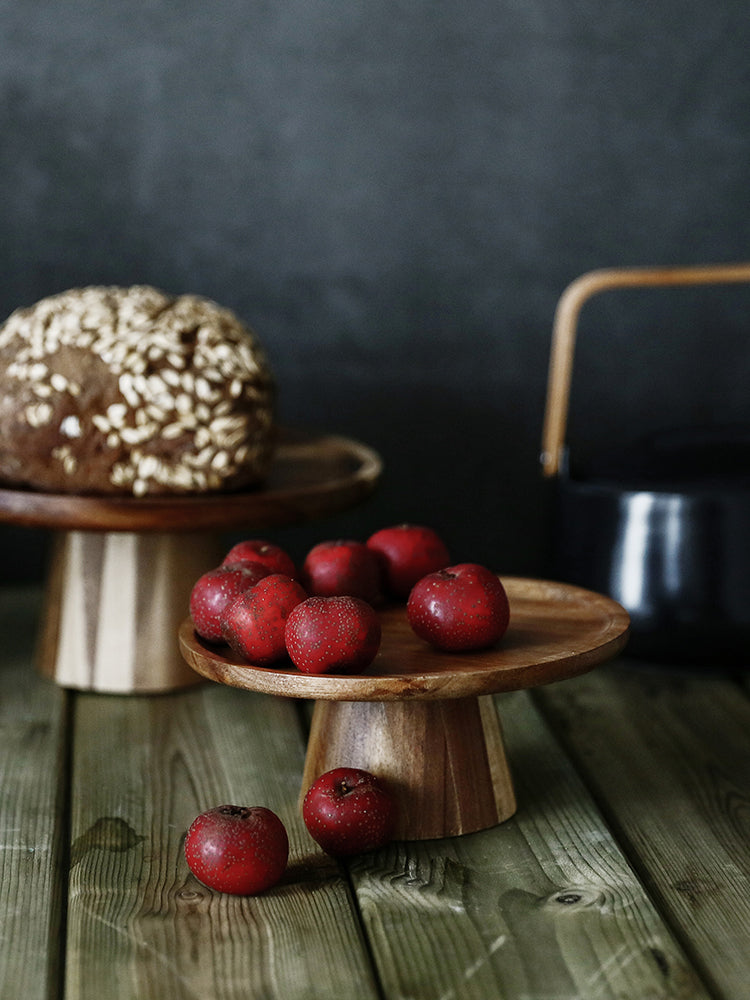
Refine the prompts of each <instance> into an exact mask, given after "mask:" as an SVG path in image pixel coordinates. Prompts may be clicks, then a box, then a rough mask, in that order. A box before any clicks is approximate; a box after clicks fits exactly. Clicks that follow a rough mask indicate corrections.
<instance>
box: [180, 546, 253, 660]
mask: <svg viewBox="0 0 750 1000" xmlns="http://www.w3.org/2000/svg"><path fill="white" fill-rule="evenodd" d="M268 572H269V571H268V569H267V568H266V567H265V566H262V565H261V564H260V563H250V562H246V563H243V564H242V565H236V564H235V565H232V564H222V565H221V566H217V567H216V568H215V569H211V570H209V571H208V572H207V573H204V574H203V576H201V577H199V578H198V580H196V582H195V584H194V585H193V589H192V591H191V593H190V617H191V618H192V619H193V626H194V628H195V631H196V632H197V633H198V635H199V636H201V638H203V639H207V640H208V641H209V642H221V640H222V634H221V616H222V614H223V613H224V611H225V610H226V608H227V607H228V606H229V605H230V604H231V603H232V602H233V601H234V600H236V599H237V597H238V596H239V595H240V594H243V593H244V592H245V591H246V590H249V589H250V588H251V587H254V586H255V584H256V583H258V581H259V580H262V579H263V578H264V577H265V576H268Z"/></svg>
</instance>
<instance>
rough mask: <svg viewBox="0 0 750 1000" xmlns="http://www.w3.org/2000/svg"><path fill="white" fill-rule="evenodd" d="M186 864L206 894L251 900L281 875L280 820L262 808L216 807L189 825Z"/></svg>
mask: <svg viewBox="0 0 750 1000" xmlns="http://www.w3.org/2000/svg"><path fill="white" fill-rule="evenodd" d="M185 858H186V860H187V863H188V867H189V868H190V871H191V872H192V873H193V875H195V877H196V878H197V879H198V880H199V881H200V882H202V883H203V884H204V885H206V886H208V887H209V889H216V890H218V891H219V892H228V893H231V894H232V895H235V896H254V895H256V894H257V893H259V892H263V891H264V890H266V889H270V888H271V886H272V885H275V884H276V883H277V882H278V881H279V879H280V878H281V876H282V875H283V874H284V871H285V870H286V866H287V861H288V859H289V838H288V836H287V832H286V829H285V827H284V824H283V823H282V822H281V820H280V819H279V817H278V816H277V815H276V813H274V812H272V811H271V810H270V809H266V808H265V806H231V805H227V806H216V807H215V808H213V809H209V810H207V812H204V813H201V814H200V816H197V817H196V818H195V819H194V820H193V822H192V824H191V826H190V829H189V830H188V832H187V837H186V838H185Z"/></svg>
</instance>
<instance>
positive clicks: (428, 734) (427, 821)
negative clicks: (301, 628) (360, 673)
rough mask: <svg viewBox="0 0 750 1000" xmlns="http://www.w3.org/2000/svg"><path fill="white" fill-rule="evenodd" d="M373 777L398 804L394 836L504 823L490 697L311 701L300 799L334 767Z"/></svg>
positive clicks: (504, 790) (504, 781)
mask: <svg viewBox="0 0 750 1000" xmlns="http://www.w3.org/2000/svg"><path fill="white" fill-rule="evenodd" d="M342 766H347V767H361V768H363V769H364V770H366V771H371V772H372V773H374V774H377V775H378V777H379V778H380V779H381V780H382V781H383V782H384V783H385V784H386V786H387V787H388V788H389V789H390V791H391V793H392V794H393V796H394V798H395V800H396V803H397V806H398V821H397V826H396V833H395V836H396V837H397V838H398V839H400V840H424V839H431V838H435V837H447V836H456V835H458V834H463V833H468V832H470V831H474V830H482V829H485V828H486V827H488V826H494V825H495V824H496V823H502V822H503V821H504V820H506V819H507V818H508V817H509V816H511V815H512V814H513V813H514V812H515V808H516V800H515V796H514V794H513V783H512V780H511V776H510V771H509V769H508V763H507V760H506V757H505V751H504V748H503V740H502V732H501V729H500V721H499V719H498V716H497V712H496V711H495V707H494V704H493V702H492V699H491V698H490V697H484V698H460V699H458V700H455V701H432V700H425V701H385V702H368V701H364V702H348V701H344V702H333V701H318V702H316V704H315V710H314V713H313V718H312V724H311V728H310V739H309V743H308V751H307V758H306V761H305V770H304V774H303V777H302V789H301V793H300V804H301V801H302V798H303V797H304V795H305V793H306V791H307V789H308V788H309V787H310V785H311V784H312V783H313V781H315V779H316V778H317V777H318V776H319V775H321V774H323V773H324V772H325V771H329V770H331V769H332V768H334V767H342Z"/></svg>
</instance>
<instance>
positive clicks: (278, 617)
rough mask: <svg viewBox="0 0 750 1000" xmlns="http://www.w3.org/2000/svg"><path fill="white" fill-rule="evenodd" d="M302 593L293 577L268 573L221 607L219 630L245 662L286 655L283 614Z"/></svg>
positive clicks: (272, 660) (258, 663) (267, 661)
mask: <svg viewBox="0 0 750 1000" xmlns="http://www.w3.org/2000/svg"><path fill="white" fill-rule="evenodd" d="M306 597H307V594H306V593H305V590H304V588H303V587H302V586H301V584H299V583H298V582H297V581H296V580H293V579H292V578H291V577H290V576H284V575H283V574H282V573H271V574H270V575H268V576H265V577H263V579H262V580H260V581H259V582H258V583H257V584H256V585H255V586H254V587H253V588H252V589H250V590H248V591H245V593H243V594H240V595H239V597H237V598H236V600H234V601H233V602H232V603H231V604H230V605H229V606H228V607H227V608H225V610H224V613H223V614H222V616H221V634H222V636H223V638H224V640H225V642H227V643H228V644H229V645H230V646H231V648H232V649H233V650H234V651H235V653H237V654H238V655H239V656H241V657H242V658H243V659H245V660H247V662H248V663H252V664H254V665H255V666H257V667H268V666H270V665H271V664H272V663H276V662H277V660H280V659H282V657H284V656H285V655H286V645H285V643H284V632H285V628H286V621H287V618H288V616H289V614H290V612H291V611H292V609H293V608H295V607H296V606H297V605H298V604H300V603H301V602H302V601H304V600H305V598H306Z"/></svg>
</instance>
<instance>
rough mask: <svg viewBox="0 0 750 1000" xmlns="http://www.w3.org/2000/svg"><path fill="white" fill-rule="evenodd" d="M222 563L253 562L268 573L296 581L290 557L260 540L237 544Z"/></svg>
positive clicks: (270, 543)
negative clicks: (259, 564) (264, 567)
mask: <svg viewBox="0 0 750 1000" xmlns="http://www.w3.org/2000/svg"><path fill="white" fill-rule="evenodd" d="M223 562H224V563H235V562H254V563H261V564H262V565H263V566H267V567H268V570H269V573H281V574H282V575H283V576H291V577H292V578H293V579H295V580H296V579H297V567H296V565H295V563H294V560H293V559H292V557H291V556H290V555H289V554H288V553H287V552H286V551H285V550H284V549H282V548H281V547H280V546H278V545H274V543H273V542H266V541H264V540H263V539H262V538H247V539H245V540H244V541H242V542H237V544H236V545H233V546H232V548H231V549H230V550H229V552H227V554H226V555H225V556H224V559H223Z"/></svg>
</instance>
